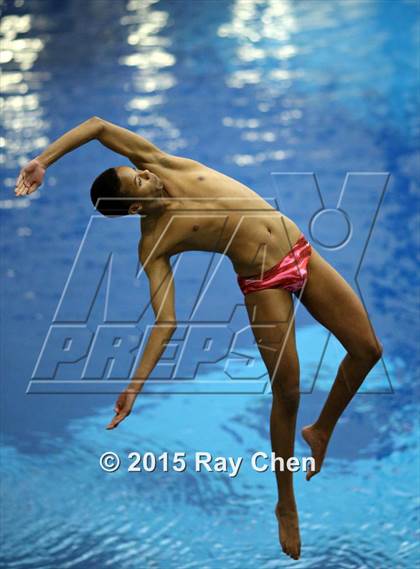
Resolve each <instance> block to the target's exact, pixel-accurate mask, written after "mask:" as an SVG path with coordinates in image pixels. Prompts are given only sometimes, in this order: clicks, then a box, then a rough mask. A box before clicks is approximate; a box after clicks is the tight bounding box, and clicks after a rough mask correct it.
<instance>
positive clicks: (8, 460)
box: [0, 0, 419, 569]
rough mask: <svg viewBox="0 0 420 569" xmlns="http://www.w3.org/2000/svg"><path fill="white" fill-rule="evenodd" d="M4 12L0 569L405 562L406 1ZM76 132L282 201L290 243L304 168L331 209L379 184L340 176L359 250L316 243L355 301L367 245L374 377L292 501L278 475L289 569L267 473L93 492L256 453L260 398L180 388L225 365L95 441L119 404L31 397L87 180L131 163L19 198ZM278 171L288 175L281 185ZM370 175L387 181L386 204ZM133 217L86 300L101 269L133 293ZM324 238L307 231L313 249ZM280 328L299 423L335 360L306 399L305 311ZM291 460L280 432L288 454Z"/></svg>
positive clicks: (411, 435)
mask: <svg viewBox="0 0 420 569" xmlns="http://www.w3.org/2000/svg"><path fill="white" fill-rule="evenodd" d="M2 9H3V18H2V23H1V28H0V31H1V35H2V58H3V69H4V72H3V76H2V80H1V88H2V105H3V110H2V118H3V127H2V133H1V140H0V142H1V146H2V148H1V150H2V194H1V196H0V215H1V217H2V223H1V231H2V233H1V237H2V239H1V247H2V249H1V274H2V281H1V314H2V334H1V358H2V383H1V385H2V397H1V417H2V447H1V453H2V454H1V465H2V473H3V474H2V482H1V497H2V508H1V531H2V539H3V547H2V554H1V565H2V567H5V568H12V567H19V568H28V569H29V568H31V569H34V568H49V567H51V568H57V567H60V569H61V568H63V569H64V568H77V569H84V568H94V569H96V568H98V569H100V568H102V567H108V566H112V567H113V566H115V565H118V566H119V567H121V568H132V567H136V568H137V567H138V568H140V569H143V568H157V567H163V566H165V567H173V568H177V569H181V568H182V569H184V568H185V569H187V568H195V567H197V568H200V569H204V568H205V567H209V568H211V569H213V568H219V567H224V566H226V567H232V568H235V569H236V568H239V567H240V568H250V569H251V568H252V569H254V568H255V567H258V568H267V569H269V568H275V567H289V566H291V565H292V564H293V566H296V567H307V568H314V569H315V568H323V569H324V568H334V569H335V568H337V567H342V568H346V569H348V568H359V569H361V568H362V567H363V568H367V567H372V568H375V569H377V568H378V567H380V568H381V569H387V568H390V569H391V568H392V569H394V568H405V567H407V568H412V567H414V566H415V565H416V563H418V559H419V557H418V550H417V545H418V527H419V525H418V519H417V513H418V509H417V508H418V487H419V486H418V484H419V478H418V443H417V436H418V424H417V420H416V417H417V416H418V415H417V414H416V401H417V399H416V398H417V396H418V387H417V386H418V382H417V379H418V377H417V369H418V363H419V358H418V356H419V352H418V346H417V344H418V342H417V333H416V332H417V321H418V298H417V291H418V285H419V282H418V276H417V270H416V269H417V267H416V248H417V247H418V225H417V223H418V215H417V214H418V201H417V196H418V188H417V182H416V179H418V169H419V168H418V164H419V162H418V119H417V116H416V108H417V104H418V94H417V89H416V87H417V86H418V85H417V77H418V45H417V43H416V41H417V39H416V38H418V5H417V4H416V2H411V1H396V2H380V1H363V2H362V1H353V0H342V1H337V0H334V1H329V2H327V1H320V0H315V1H312V2H310V1H296V2H292V1H287V0H273V1H269V0H255V1H254V0H236V1H227V0H226V1H224V0H220V1H207V0H205V1H204V0H203V1H202V0H200V1H196V2H191V1H184V0H177V1H165V0H159V1H153V0H128V1H124V2H123V1H115V2H114V1H111V0H101V1H100V0H92V1H90V2H87V3H79V2H77V1H74V2H63V3H57V2H53V1H52V0H45V1H37V0H34V1H31V2H27V1H23V0H16V1H15V2H11V1H6V2H3V3H2ZM92 115H98V116H102V117H104V118H105V119H107V120H110V121H112V122H115V123H118V124H121V125H123V126H126V127H128V128H131V129H133V130H135V131H138V132H140V133H142V134H143V135H144V136H146V137H148V138H150V139H151V140H152V141H153V142H154V143H156V144H157V145H158V146H161V147H162V148H163V149H164V150H166V151H168V152H173V153H175V154H185V155H187V156H190V157H192V158H194V159H197V160H200V161H202V162H204V163H206V164H208V165H210V166H212V167H214V168H216V169H220V170H222V171H223V172H225V173H227V174H228V175H231V176H233V177H235V178H238V179H239V180H241V181H243V182H244V183H246V184H248V185H249V186H250V187H252V188H253V189H255V190H256V191H257V192H258V193H260V195H262V196H264V197H266V198H267V199H270V198H276V199H277V200H278V202H279V205H280V207H281V209H282V210H283V211H284V212H285V213H286V214H287V215H290V216H291V217H293V218H294V219H295V220H296V221H297V222H298V224H299V225H300V227H302V229H303V230H304V231H305V232H308V231H309V221H310V216H311V215H313V213H314V211H316V208H317V207H319V204H318V203H317V201H316V188H315V185H314V181H313V178H312V177H311V176H308V175H304V174H302V173H307V172H315V173H316V176H317V179H318V181H319V186H320V189H321V191H322V195H323V198H324V201H325V205H326V207H330V208H334V207H335V205H336V203H337V198H338V195H339V193H340V189H341V187H342V185H343V183H344V180H345V177H346V173H347V172H353V173H354V172H359V173H360V172H361V173H365V174H366V173H376V174H374V175H368V176H366V175H364V176H353V177H350V179H349V181H348V186H347V187H346V194H345V200H346V201H345V209H346V210H347V211H348V212H349V214H350V215H351V219H352V223H353V226H354V228H355V231H354V233H353V235H352V238H351V239H350V241H349V243H348V244H347V245H346V247H344V248H342V249H340V250H332V251H330V250H327V249H323V248H322V247H318V248H319V250H320V252H321V253H322V254H324V255H325V256H326V258H328V260H329V261H331V262H332V263H333V265H334V266H336V267H337V269H338V270H339V271H340V272H342V273H343V274H344V275H345V276H346V278H348V280H349V281H350V282H351V284H352V285H353V286H355V287H356V284H357V283H356V281H355V279H354V277H355V273H356V268H357V266H358V263H359V261H360V258H361V253H362V249H363V242H364V241H363V240H364V239H365V237H366V236H367V234H368V231H369V229H370V228H372V227H373V229H372V233H371V237H370V240H369V243H368V246H367V248H366V251H365V254H364V258H363V262H362V264H361V266H360V272H359V275H358V285H359V287H360V291H361V293H362V294H363V300H364V302H365V304H366V307H367V309H368V311H369V315H370V317H371V320H372V322H373V324H374V326H375V329H376V331H377V334H378V336H379V337H380V339H381V341H382V343H383V345H384V348H385V353H384V360H383V362H380V363H379V364H378V365H377V366H376V368H375V370H373V372H372V374H371V375H370V376H369V378H368V379H367V380H366V383H365V384H364V386H363V389H362V390H361V391H363V392H364V393H360V394H359V395H357V396H356V398H355V400H354V402H353V403H352V406H351V408H350V409H349V410H348V411H347V412H346V414H345V415H344V416H343V418H342V420H341V421H340V424H339V427H338V428H337V431H336V433H335V435H334V440H333V441H332V443H331V445H330V454H329V456H328V459H327V461H326V464H325V468H324V471H323V473H322V474H321V475H319V476H317V477H316V478H315V479H314V480H313V481H311V482H310V484H307V483H306V482H305V480H304V476H303V474H302V473H298V474H297V475H296V495H297V501H298V505H299V508H300V518H301V532H302V541H303V549H302V559H301V560H300V561H298V562H292V561H290V560H289V559H288V558H286V557H285V556H283V555H282V554H281V552H280V549H279V546H278V544H277V528H276V524H275V519H274V516H273V508H274V504H275V486H274V476H273V475H272V474H271V473H269V472H268V473H264V474H258V473H256V472H254V471H253V470H251V469H250V468H248V467H244V468H243V469H242V470H241V472H240V474H239V475H238V476H237V477H236V478H234V479H231V478H229V477H228V476H227V475H226V474H223V473H214V472H213V473H205V472H202V473H196V472H194V471H193V470H192V469H191V468H190V469H187V471H186V472H184V473H174V472H168V473H162V472H160V471H156V472H153V473H145V472H142V473H128V472H127V470H126V468H123V469H121V470H120V471H119V472H117V473H114V474H105V473H104V472H102V471H101V470H100V468H99V466H98V459H99V456H100V455H101V453H102V452H104V451H106V450H113V451H115V452H119V453H121V456H124V454H126V453H127V452H128V451H130V450H138V451H139V452H144V451H146V450H149V451H153V452H155V453H161V452H164V451H169V452H174V451H176V450H179V451H185V452H186V453H187V456H189V457H192V456H193V453H194V452H196V451H201V450H207V451H209V452H212V453H213V454H215V455H222V456H244V457H250V456H251V454H252V453H253V452H254V451H255V450H265V451H267V452H268V451H269V438H268V416H269V409H270V394H269V390H268V389H259V388H257V389H255V390H254V391H251V392H248V393H246V392H245V393H244V392H243V390H236V392H235V393H234V395H232V393H228V394H227V393H219V394H218V393H210V394H199V393H198V391H199V385H198V384H199V383H200V382H209V383H216V382H221V378H222V380H223V381H222V382H223V383H226V384H227V385H228V387H227V388H225V389H227V391H231V392H232V391H233V388H232V389H231V388H230V385H231V384H232V383H233V384H234V385H237V384H235V382H234V380H233V381H231V383H229V380H228V379H227V378H226V375H225V370H224V364H225V362H224V361H221V362H219V363H217V364H213V365H211V366H208V367H207V368H205V369H202V370H201V371H200V373H199V376H198V378H197V382H196V384H193V385H192V387H191V393H190V394H186V393H179V392H176V391H179V390H178V389H177V387H176V386H175V385H174V388H173V392H172V393H171V386H168V389H167V390H166V393H165V394H161V395H156V394H155V395H151V392H153V391H154V389H155V387H154V385H153V384H152V383H150V385H148V386H147V387H146V388H145V392H146V393H145V394H144V396H142V397H141V398H139V399H138V401H137V403H136V407H135V411H134V412H133V413H132V415H131V416H130V418H129V419H128V420H127V421H126V422H125V423H124V424H123V425H121V427H120V428H119V429H118V430H117V431H114V432H111V433H110V432H107V431H105V430H104V426H105V425H106V423H107V422H108V421H109V419H110V418H111V416H112V407H113V403H114V399H115V395H112V394H111V395H109V394H108V395H105V394H102V393H100V390H99V389H98V393H95V392H94V391H93V392H91V393H88V394H86V393H84V394H82V395H77V394H64V395H63V394H61V395H54V394H48V395H45V394H44V395H43V394H40V393H29V394H26V393H25V392H26V390H27V388H28V384H29V381H30V379H31V376H32V372H33V370H34V366H35V364H36V360H37V358H38V355H39V353H40V350H41V348H42V345H43V342H44V339H45V337H46V334H47V332H48V330H49V327H50V324H51V322H52V319H53V316H54V313H55V311H56V308H57V304H58V302H59V300H60V297H61V293H62V291H63V287H64V285H65V283H66V281H67V279H68V276H69V273H70V270H71V268H72V266H73V261H74V258H75V255H76V253H77V251H78V250H79V247H80V244H81V242H82V238H83V236H84V234H85V231H86V228H87V227H88V223H89V220H90V217H91V215H92V213H93V211H92V207H91V204H90V199H89V196H88V191H89V188H90V184H91V182H92V180H93V178H94V177H95V176H96V175H97V174H98V173H99V172H101V171H102V170H104V169H105V168H107V167H109V166H113V165H119V164H124V163H126V161H125V160H124V159H122V158H120V157H118V156H115V155H113V154H112V153H111V152H110V151H108V150H106V149H104V148H102V147H100V145H99V144H97V143H90V144H89V145H87V146H86V147H85V148H83V149H79V150H77V151H75V152H74V153H72V154H71V155H69V156H66V157H64V158H63V159H62V160H61V161H60V162H58V163H56V164H55V165H54V166H53V167H52V168H51V169H50V171H49V172H48V173H47V180H46V183H45V187H44V188H42V189H41V191H40V192H38V193H37V194H35V195H34V196H32V197H31V198H29V199H25V200H14V199H13V192H12V190H13V187H14V180H15V178H16V174H17V172H18V170H19V167H20V166H21V165H22V164H24V163H25V161H26V160H27V159H29V158H31V157H33V156H34V155H36V154H37V153H39V152H40V151H41V150H42V149H43V148H44V147H45V145H46V144H48V142H49V141H51V140H53V139H54V138H56V137H57V136H59V135H60V134H61V133H63V132H64V131H65V130H67V129H69V128H71V127H73V126H75V125H76V124H77V123H79V122H81V121H83V120H85V119H86V118H88V117H89V116H92ZM285 172H289V173H293V174H292V175H288V176H284V175H283V174H281V175H279V174H275V173H285ZM384 173H389V174H390V179H389V183H388V186H387V189H386V192H385V194H384V196H383V201H382V202H380V201H379V200H380V198H381V195H382V194H381V192H382V190H383V187H384V180H385V178H386V174H384ZM378 206H380V207H379V209H377V208H378ZM375 212H376V213H377V215H376V218H375ZM373 219H375V223H374V225H372V221H373ZM131 221H132V220H130V221H128V220H119V221H116V222H115V224H114V225H113V227H112V229H111V228H107V230H106V231H104V232H103V234H100V239H98V240H97V241H94V242H92V243H93V245H92V247H91V248H90V249H89V250H88V252H87V257H86V270H85V271H84V272H83V273H82V277H84V278H85V281H83V278H82V280H81V285H80V286H83V284H84V282H85V283H86V287H89V286H93V280H92V279H93V276H92V273H93V272H92V271H89V266H92V267H94V265H95V261H96V260H97V258H98V257H100V256H101V255H102V254H103V251H111V250H114V251H117V253H118V255H119V256H118V263H119V265H118V266H119V267H122V268H126V273H125V272H123V271H121V273H119V274H113V278H114V279H115V281H114V282H115V283H116V285H120V286H128V285H127V283H128V279H133V278H134V276H135V271H136V268H137V260H136V245H137V238H138V234H137V230H136V228H135V226H134V225H133V223H131ZM324 221H325V223H326V224H327V225H326V226H323V227H322V226H320V227H319V231H320V232H321V234H322V231H324V232H326V231H327V230H328V231H329V230H330V227H329V226H328V223H329V221H328V220H327V221H326V220H324ZM340 230H341V229H340V226H339V227H338V228H337V231H338V232H339V231H340ZM118 235H124V241H121V242H120V241H119V240H118ZM208 261H209V256H208V255H207V254H205V253H191V254H189V255H186V256H185V257H183V259H182V262H183V272H182V275H179V277H178V276H177V283H176V284H177V285H178V287H179V290H180V291H181V290H182V293H183V294H180V295H178V299H177V310H178V314H179V317H180V318H184V319H185V318H187V317H188V313H189V310H190V302H191V298H192V296H193V295H194V294H195V291H196V290H197V287H198V286H199V284H200V282H201V281H200V282H199V281H198V280H197V278H196V274H195V272H196V271H197V268H199V269H200V270H202V271H205V268H206V266H207V263H208ZM127 275H129V277H127ZM218 278H219V279H220V280H217V286H214V287H211V288H210V289H209V291H208V294H207V297H206V300H205V302H204V303H203V305H202V306H201V307H200V310H201V312H200V315H199V317H200V318H202V319H203V320H206V319H207V320H209V321H212V320H217V319H219V320H223V321H225V320H227V315H229V314H230V312H231V310H232V307H233V306H235V305H236V304H238V305H239V308H238V320H232V326H234V328H235V329H239V327H240V326H244V325H245V323H246V321H245V313H244V310H243V307H241V297H240V294H239V290H238V288H237V285H236V282H235V278H234V275H233V273H232V272H231V270H230V268H229V267H228V266H227V264H226V263H224V262H223V263H222V265H221V272H220V276H219V277H218ZM220 287H223V288H220ZM220 290H223V294H220ZM139 295H140V293H139ZM136 302H139V304H140V303H141V302H144V299H143V298H140V296H139V297H138V298H136V291H135V289H134V288H130V294H129V296H127V298H126V299H125V300H124V299H123V298H122V297H120V300H118V295H117V297H116V300H115V303H114V304H113V310H115V311H116V313H118V314H119V316H121V315H122V317H123V318H129V314H130V309H131V307H132V306H133V305H134V303H136ZM70 312H71V304H70ZM298 324H299V326H298V331H297V338H298V348H299V353H300V360H301V372H302V391H303V393H302V398H301V410H300V414H299V425H298V426H301V425H303V424H306V423H308V422H309V421H312V420H313V419H314V418H315V416H316V413H317V411H318V410H319V408H320V405H321V404H322V401H323V400H324V398H325V394H326V390H327V389H328V387H329V386H330V385H331V382H332V379H333V375H334V373H335V370H336V367H337V364H338V362H339V360H340V357H342V349H341V347H340V346H339V345H338V344H337V343H336V342H334V341H332V340H331V341H330V342H329V343H328V345H327V349H326V352H325V355H324V357H323V359H322V362H321V367H320V369H319V375H318V377H317V380H316V383H315V387H314V389H313V391H312V392H311V387H312V382H313V379H314V378H315V377H316V369H317V366H318V364H319V363H320V361H321V354H322V352H323V349H324V347H325V346H326V341H327V335H326V333H325V331H324V330H323V329H322V328H321V327H320V326H319V325H318V324H317V323H315V322H314V321H313V320H312V319H311V318H310V317H309V316H308V315H307V314H306V313H305V312H304V310H303V309H301V310H299V313H298ZM251 355H253V357H254V356H256V352H255V351H254V352H252V353H251ZM191 357H192V356H191ZM225 380H226V381H225ZM222 382H221V383H222ZM263 383H264V381H263ZM257 387H258V386H257ZM221 389H222V388H221ZM235 389H236V388H235ZM148 393H149V394H148ZM306 452H307V449H306V448H305V447H304V445H303V442H302V440H301V439H300V438H299V437H298V440H297V448H296V455H297V456H302V455H303V456H305V455H306ZM125 464H127V462H125Z"/></svg>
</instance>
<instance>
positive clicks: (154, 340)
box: [106, 256, 176, 429]
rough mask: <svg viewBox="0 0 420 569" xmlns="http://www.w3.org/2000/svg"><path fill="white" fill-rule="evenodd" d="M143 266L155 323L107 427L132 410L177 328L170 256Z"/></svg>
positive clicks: (115, 425) (113, 426) (114, 425)
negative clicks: (138, 362) (147, 280)
mask: <svg viewBox="0 0 420 569" xmlns="http://www.w3.org/2000/svg"><path fill="white" fill-rule="evenodd" d="M144 268H145V272H146V273H147V276H148V278H149V283H150V296H151V301H152V307H153V311H154V313H155V325H154V326H153V328H152V331H151V333H150V336H149V339H148V341H147V344H146V347H145V349H144V351H143V354H142V358H141V361H140V364H139V366H138V367H137V370H136V372H135V374H134V376H133V378H132V379H131V382H130V384H129V385H128V387H127V388H126V389H125V390H124V391H123V392H122V394H121V395H120V396H119V398H118V400H117V403H116V404H115V409H114V410H115V413H116V415H115V417H114V418H113V419H112V421H111V422H110V423H109V424H108V425H107V427H106V428H107V429H114V428H115V427H117V426H118V425H119V423H121V421H123V420H124V419H125V418H126V417H128V415H129V414H130V413H131V409H132V407H133V405H134V401H135V400H136V397H137V395H138V394H139V393H140V391H141V390H142V388H143V385H144V384H145V382H146V380H147V378H148V377H149V375H150V373H151V372H152V370H153V369H154V367H155V365H156V364H157V362H158V361H159V358H160V357H161V355H162V353H163V352H164V350H165V347H166V344H167V343H168V342H169V340H170V338H171V336H172V334H173V333H174V331H175V329H176V318H175V300H174V297H175V291H174V279H173V273H172V269H171V265H170V263H169V259H168V257H166V256H162V257H158V258H157V259H155V260H153V261H151V262H149V263H147V262H146V263H145V264H144Z"/></svg>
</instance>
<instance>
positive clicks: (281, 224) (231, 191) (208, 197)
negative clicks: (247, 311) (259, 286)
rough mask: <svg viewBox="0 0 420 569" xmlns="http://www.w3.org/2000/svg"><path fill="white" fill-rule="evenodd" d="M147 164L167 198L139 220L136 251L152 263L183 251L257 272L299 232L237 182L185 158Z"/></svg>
mask: <svg viewBox="0 0 420 569" xmlns="http://www.w3.org/2000/svg"><path fill="white" fill-rule="evenodd" d="M178 160H179V162H178V163H175V166H176V167H175V168H174V164H173V163H172V162H168V164H165V163H163V164H158V165H157V164H156V165H155V164H153V165H152V164H150V165H148V168H149V169H150V170H151V171H152V172H154V173H155V174H157V175H158V176H159V177H160V179H161V180H162V181H163V183H164V186H165V192H166V194H167V196H168V197H169V198H170V199H169V200H167V203H168V206H167V207H166V209H165V210H164V211H163V212H162V213H161V214H159V215H153V216H145V217H143V218H142V222H141V233H142V235H141V239H140V243H139V253H140V257H141V259H143V260H146V259H147V260H148V261H151V260H152V259H153V258H156V257H159V256H161V255H167V256H171V255H175V254H178V253H181V252H184V251H193V250H194V251H213V252H217V253H221V254H224V255H226V256H227V257H228V258H229V259H230V261H231V262H232V265H233V268H234V270H235V272H236V273H237V274H239V275H241V276H250V275H256V274H261V273H262V272H263V271H266V270H267V269H269V268H271V267H272V266H274V265H275V264H276V263H277V262H278V261H279V260H280V259H281V258H283V257H284V256H285V255H286V254H287V253H288V252H289V251H290V249H291V248H292V246H293V245H294V243H296V241H297V240H298V238H299V236H300V234H301V231H300V229H299V228H298V226H297V225H296V224H295V223H294V222H293V221H292V220H290V219H289V218H288V217H287V216H285V215H284V214H282V213H280V212H279V211H278V210H276V209H274V208H273V207H272V206H271V205H270V204H268V203H267V202H266V201H265V200H264V199H262V198H261V197H260V196H259V195H258V194H257V193H256V192H254V191H253V190H251V189H250V188H248V187H247V186H245V185H244V184H241V183H240V182H238V181H236V180H234V179H233V178H230V177H229V176H226V175H224V174H222V173H220V172H217V171H216V170H213V169H211V168H209V167H207V166H204V165H203V164H200V163H198V162H195V161H193V160H188V159H181V158H180V159H178Z"/></svg>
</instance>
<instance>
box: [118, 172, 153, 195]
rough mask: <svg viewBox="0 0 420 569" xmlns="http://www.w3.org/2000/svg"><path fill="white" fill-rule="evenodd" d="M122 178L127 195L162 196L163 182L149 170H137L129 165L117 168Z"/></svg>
mask: <svg viewBox="0 0 420 569" xmlns="http://www.w3.org/2000/svg"><path fill="white" fill-rule="evenodd" d="M116 170H117V173H118V177H119V179H120V180H121V190H122V192H123V193H124V195H126V196H127V197H133V198H136V197H138V198H156V197H161V196H162V189H163V183H162V180H161V179H160V178H158V176H156V174H153V172H149V170H137V168H130V167H129V166H120V167H119V168H117V169H116Z"/></svg>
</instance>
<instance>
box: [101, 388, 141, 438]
mask: <svg viewBox="0 0 420 569" xmlns="http://www.w3.org/2000/svg"><path fill="white" fill-rule="evenodd" d="M138 394H139V390H138V389H135V388H134V387H132V386H130V385H129V386H128V387H127V388H126V389H125V390H124V391H123V392H122V393H121V395H120V396H119V397H118V399H117V402H116V403H115V407H114V411H115V413H116V415H115V417H114V418H113V419H112V421H111V422H110V423H109V424H108V425H107V426H106V428H107V429H115V427H118V425H119V424H120V423H121V421H124V419H125V418H126V417H128V416H129V414H130V413H131V410H132V408H133V405H134V401H135V400H136V397H137V395H138Z"/></svg>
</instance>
